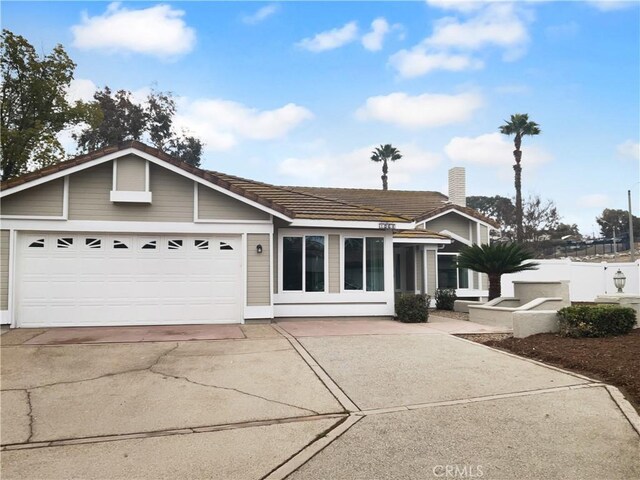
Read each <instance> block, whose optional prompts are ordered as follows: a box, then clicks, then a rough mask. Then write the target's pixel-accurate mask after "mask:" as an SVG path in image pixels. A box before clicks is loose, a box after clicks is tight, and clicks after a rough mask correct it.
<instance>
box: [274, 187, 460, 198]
mask: <svg viewBox="0 0 640 480" xmlns="http://www.w3.org/2000/svg"><path fill="white" fill-rule="evenodd" d="M285 187H286V188H292V189H297V188H304V189H317V190H356V191H360V192H364V191H372V192H394V193H437V194H438V195H442V196H443V197H446V195H445V194H444V193H442V192H438V191H436V190H378V189H377V188H352V187H309V186H304V185H290V186H289V185H287V186H285ZM447 198H448V197H447Z"/></svg>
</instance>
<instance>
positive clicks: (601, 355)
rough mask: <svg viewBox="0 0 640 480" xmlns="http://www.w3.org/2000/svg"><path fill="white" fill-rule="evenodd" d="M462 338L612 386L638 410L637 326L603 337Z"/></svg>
mask: <svg viewBox="0 0 640 480" xmlns="http://www.w3.org/2000/svg"><path fill="white" fill-rule="evenodd" d="M465 338H468V339H470V340H473V341H476V342H479V343H484V344H485V345H489V346H491V347H495V348H500V349H502V350H507V351H509V352H512V353H515V354H518V355H522V356H523V357H529V358H533V359H536V360H541V361H543V362H545V363H549V364H551V365H555V366H558V367H562V368H566V369H569V370H573V371H575V372H577V373H581V374H583V375H587V376H589V377H592V378H595V379H598V380H602V381H604V382H606V383H609V384H612V385H615V386H616V387H618V388H620V389H621V390H622V391H623V392H624V393H625V396H626V397H627V399H628V400H629V401H630V402H631V403H632V404H633V405H634V407H635V408H636V410H638V411H640V329H635V330H633V331H632V332H631V333H630V334H628V335H621V336H619V337H607V338H567V337H561V336H559V335H557V334H554V333H541V334H538V335H532V336H530V337H527V338H513V337H507V338H496V337H495V336H493V337H491V336H486V335H483V336H480V335H467V336H465Z"/></svg>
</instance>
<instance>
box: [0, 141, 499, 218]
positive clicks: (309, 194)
mask: <svg viewBox="0 0 640 480" xmlns="http://www.w3.org/2000/svg"><path fill="white" fill-rule="evenodd" d="M129 148H134V149H136V150H139V151H141V152H144V153H147V154H149V155H153V156H154V157H156V158H158V159H159V160H163V161H165V162H167V163H170V164H171V165H174V166H176V167H179V168H180V169H182V170H184V171H186V172H188V173H190V174H193V175H195V176H198V177H200V178H202V179H204V180H206V181H208V182H210V183H212V184H214V185H217V186H219V187H221V188H224V189H226V190H228V191H230V192H233V193H236V194H238V195H240V196H243V197H245V198H247V199H249V200H252V201H254V202H256V203H258V204H260V205H263V206H265V207H267V208H270V209H272V210H274V211H276V212H279V213H281V214H283V215H285V216H286V217H289V218H296V219H309V220H341V221H369V222H388V223H410V222H412V221H424V220H426V219H428V218H430V217H432V216H435V215H437V214H438V213H441V212H443V211H447V210H448V209H452V208H453V209H455V210H459V211H461V212H464V213H466V214H468V215H470V216H472V217H473V218H477V219H478V220H481V221H484V222H486V223H489V224H491V225H493V226H495V227H498V224H496V223H495V222H494V221H493V220H492V219H490V218H488V217H485V216H484V215H481V214H480V213H479V212H477V211H475V210H473V209H471V208H469V207H460V206H457V205H453V204H450V203H446V202H447V197H446V196H445V195H443V194H441V193H439V192H424V191H422V192H421V191H408V190H373V189H355V188H320V187H286V186H277V185H270V184H267V183H262V182H258V181H255V180H249V179H246V178H241V177H236V176H233V175H227V174H224V173H220V172H214V171H208V170H203V169H200V168H197V167H194V166H192V165H189V164H188V163H185V162H183V161H181V160H179V159H177V158H175V157H172V156H171V155H168V154H166V153H164V152H162V151H161V150H158V149H156V148H153V147H150V146H148V145H145V144H144V143H142V142H138V141H135V140H131V141H127V142H122V143H120V144H119V145H114V146H110V147H105V148H102V149H100V150H96V151H94V152H91V153H89V154H86V155H80V156H78V157H75V158H72V159H70V160H66V161H64V162H60V163H56V164H53V165H49V166H47V167H44V168H41V169H40V170H36V171H34V172H30V173H27V174H25V175H22V176H20V177H16V178H12V179H10V180H6V181H3V182H1V183H0V190H6V189H8V188H13V187H16V186H19V185H22V184H25V183H28V182H30V181H33V180H37V179H39V178H42V177H46V176H48V175H52V174H54V173H58V172H62V171H64V170H67V169H69V168H72V167H75V166H78V165H82V164H84V163H87V162H90V161H93V160H97V159H99V158H100V157H104V156H106V155H109V154H113V153H116V152H119V151H122V150H126V149H129Z"/></svg>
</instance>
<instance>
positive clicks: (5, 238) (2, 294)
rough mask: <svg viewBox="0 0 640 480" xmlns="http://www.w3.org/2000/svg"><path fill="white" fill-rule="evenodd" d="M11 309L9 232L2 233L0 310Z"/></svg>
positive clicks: (0, 247) (0, 235)
mask: <svg viewBox="0 0 640 480" xmlns="http://www.w3.org/2000/svg"><path fill="white" fill-rule="evenodd" d="M8 308H9V230H1V231H0V310H7V309H8Z"/></svg>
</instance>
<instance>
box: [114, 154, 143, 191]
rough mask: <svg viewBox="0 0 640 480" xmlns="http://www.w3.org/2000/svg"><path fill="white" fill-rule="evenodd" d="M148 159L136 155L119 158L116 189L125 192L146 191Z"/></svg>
mask: <svg viewBox="0 0 640 480" xmlns="http://www.w3.org/2000/svg"><path fill="white" fill-rule="evenodd" d="M146 170H147V161H146V160H143V159H142V158H140V157H136V156H135V155H127V156H126V157H122V158H119V159H118V167H117V168H116V190H121V191H125V192H144V191H145V182H146Z"/></svg>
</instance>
